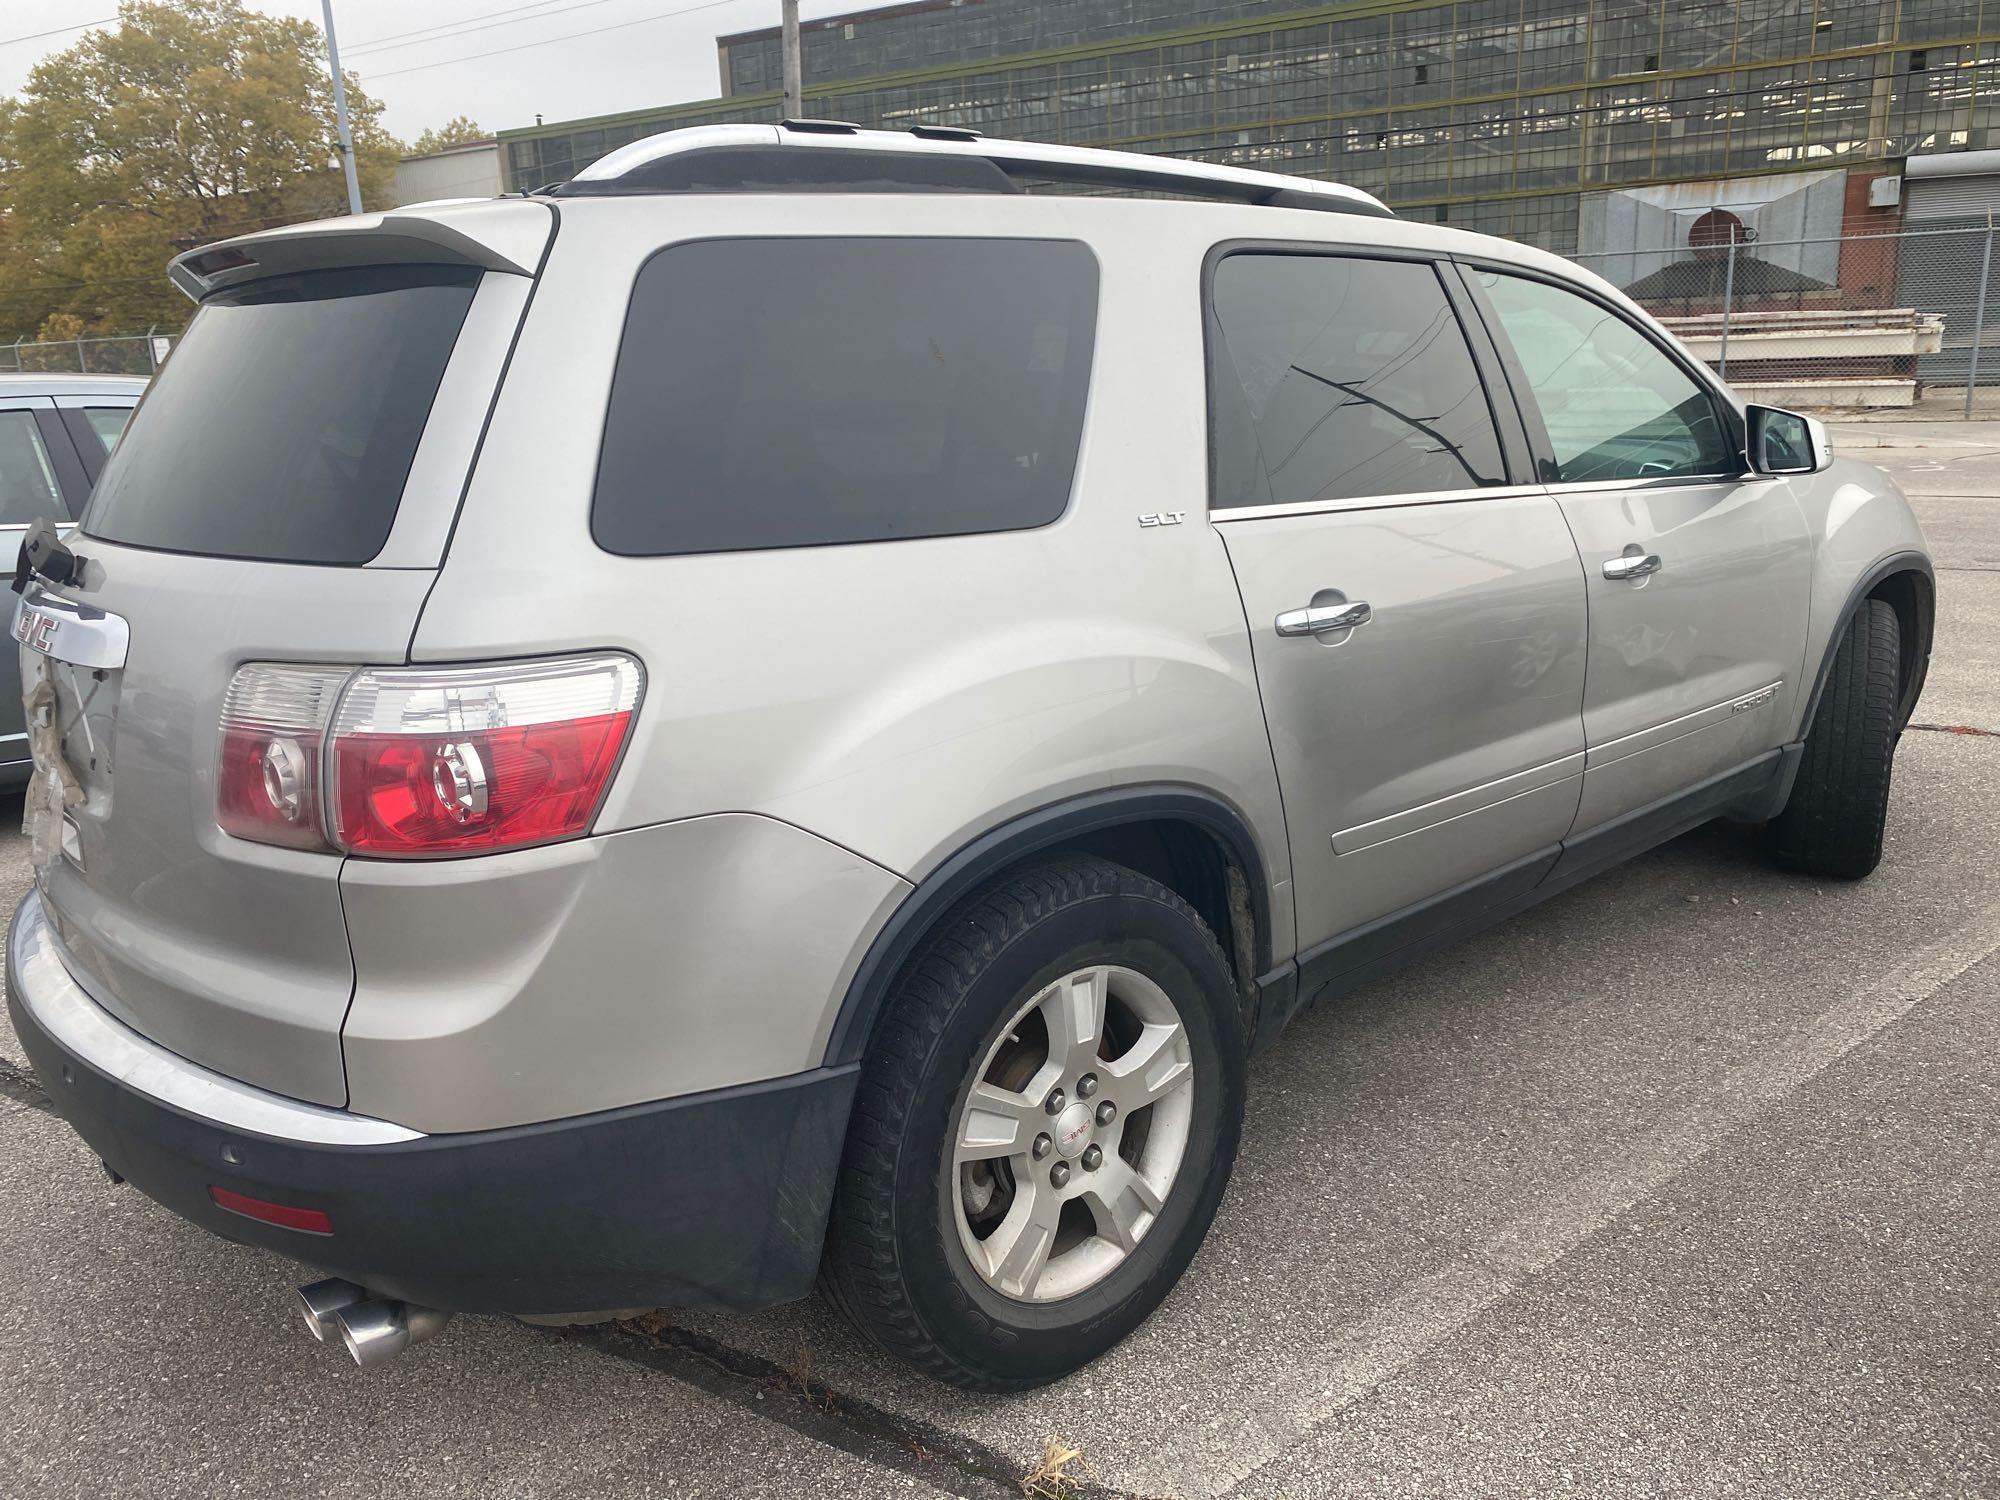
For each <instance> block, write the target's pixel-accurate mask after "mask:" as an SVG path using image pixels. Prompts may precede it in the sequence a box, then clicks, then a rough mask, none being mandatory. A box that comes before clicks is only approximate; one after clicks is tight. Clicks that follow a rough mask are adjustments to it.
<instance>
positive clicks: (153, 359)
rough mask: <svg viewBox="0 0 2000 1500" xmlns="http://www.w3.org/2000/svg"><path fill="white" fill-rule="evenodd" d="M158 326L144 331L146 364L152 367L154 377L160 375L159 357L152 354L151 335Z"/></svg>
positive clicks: (155, 325) (154, 325) (156, 324)
mask: <svg viewBox="0 0 2000 1500" xmlns="http://www.w3.org/2000/svg"><path fill="white" fill-rule="evenodd" d="M159 326H160V325H159V324H158V323H155V324H153V326H152V327H151V328H148V329H147V330H146V362H147V363H148V364H149V365H151V366H152V368H153V373H154V374H155V375H157V374H159V373H160V356H159V355H157V354H155V353H154V352H153V333H154V331H155V330H156V329H158V328H159Z"/></svg>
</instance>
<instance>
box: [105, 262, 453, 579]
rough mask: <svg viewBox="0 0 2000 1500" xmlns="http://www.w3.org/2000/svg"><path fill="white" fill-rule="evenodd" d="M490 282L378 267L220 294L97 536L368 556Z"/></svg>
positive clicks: (119, 468) (334, 557) (163, 391)
mask: <svg viewBox="0 0 2000 1500" xmlns="http://www.w3.org/2000/svg"><path fill="white" fill-rule="evenodd" d="M478 280H479V273H478V272H477V271H468V270H462V269H459V268H456V267H443V266H370V267H361V268H352V269H346V270H335V271H309V272H303V273H300V274H297V275H292V276H283V277H273V278H269V279H265V280H261V281H255V282H251V283H249V284H248V285H246V286H242V287H238V288H233V289H231V290H229V291H225V292H221V293H218V294H217V295H215V296H213V297H210V298H209V299H207V300H206V301H205V302H204V303H203V304H202V307H201V310H200V311H199V312H198V313H196V314H195V319H194V322H193V323H192V324H190V325H189V327H188V331H187V335H186V336H185V337H184V338H183V339H182V340H181V342H180V343H179V345H177V346H176V347H175V349H174V352H173V356H172V358H171V359H169V360H168V361H167V366H166V368H165V369H164V370H162V371H161V372H160V375H159V378H158V379H157V380H156V381H155V382H154V383H153V387H152V389H151V390H149V391H148V392H147V393H146V398H145V400H144V401H143V402H142V403H141V404H140V406H139V410H138V411H137V413H136V414H135V415H134V416H133V418H132V423H131V426H130V427H129V428H128V429H127V431H126V432H125V435H124V437H123V439H122V440H121V441H120V442H119V443H118V446H117V449H116V451H115V452H114V453H113V454H112V456H111V459H110V461H109V462H108V463H107V464H106V465H105V469H104V474H103V476H102V477H101V478H100V479H99V480H98V482H97V488H96V490H95V492H94V493H93V494H92V496H91V499H90V504H89V506H88V507H87V508H86V510H85V512H84V516H83V522H82V526H83V530H84V531H85V532H86V533H87V534H88V535H91V536H95V537H102V538H103V539H105V540H106V541H112V542H124V543H127V544H129V545H131V546H135V547H151V548H156V549H159V550H162V551H168V552H196V553H202V554H204V555H208V556H214V557H244V558H259V559H265V560H269V561H273V562H304V563H345V564H355V563H364V562H366V561H368V560H369V559H370V558H371V557H373V556H374V555H375V554H376V553H377V552H379V551H381V550H382V544H383V542H384V541H386V540H387V539H388V535H389V528H390V526H391V525H393V524H394V522H395V519H396V507H397V504H398V502H399V501H400V500H401V498H402V492H403V482H404V480H405V479H406V478H408V476H409V472H410V463H411V460H412V459H413V458H414V457H415V456H416V451H417V442H418V440H419V439H420V438H421V437H422V436H423V431H424V423H425V421H426V419H427V418H428V417H429V415H430V409H431V401H432V398H433V397H435V396H436V394H437V388H438V382H439V381H440V380H441V379H442V378H443V376H444V369H445V364H446V362H447V361H448V360H449V359H450V357H451V351H452V346H453V345H454V344H455V343H456V342H457V340H458V331H459V328H460V326H461V325H462V324H463V323H464V321H465V314H466V309H467V308H468V307H470V306H471V303H472V294H473V291H474V289H475V288H476V287H477V285H478Z"/></svg>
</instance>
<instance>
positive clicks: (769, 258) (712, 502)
mask: <svg viewBox="0 0 2000 1500" xmlns="http://www.w3.org/2000/svg"><path fill="white" fill-rule="evenodd" d="M1096 317H1097V263H1096V260H1095V258H1094V257H1093V256H1092V255H1091V253H1090V251H1089V250H1088V249H1086V248H1085V247H1084V246H1082V245H1080V244H1074V243H1068V242H1061V241H1044V240H948V239H773V240H717V241H708V242H702V243H696V244H688V245H678V246H675V247H674V248H672V249H669V250H666V251H663V252H661V253H660V254H658V255H656V256H654V257H653V258H652V260H650V261H649V262H647V264H646V266H645V267H644V268H643V269H642V270H641V271H640V273H639V279H638V283H637V285H636V286H635V287H634V288H633V292H632V305H631V308H630V310H629V312H628V313H627V316H626V322H625V336H624V342H623V344H622V345H621V347H620V350H619V355H618V369H617V373H616V375H615V376H614V378H613V381H612V386H611V405H610V412H609V414H608V417H607V420H606V424H605V432H604V448H603V452H602V455H601V456H600V458H599V461H598V471H597V493H596V498H595V501H594V503H593V508H592V512H591V530H592V532H593V534H594V535H595V536H596V538H597V542H598V545H599V546H601V547H604V548H605V549H606V550H607V551H611V552H618V553H625V554H628V555H639V556H654V555H660V554H666V553H683V552H723V551H735V550H741V549H747V548H760V547H801V546H811V545H815V544H821V543H828V542H865V541H885V540H891V539H897V538H905V537H922V536H956V535H962V534H965V533H968V532H981V531H1009V530H1017V529H1021V528H1024V527H1031V526H1041V525H1045V524H1047V523H1048V522H1050V521H1053V520H1054V519H1055V518H1056V517H1057V516H1059V515H1061V514H1062V512H1063V509H1064V507H1065V506H1066V505H1067V504H1068V500H1069V491H1070V482H1071V479H1072V477H1073V475H1074V473H1075V469H1076V455H1077V448H1078V445H1079V443H1080V442H1081V439H1082V432H1083V411H1084V398H1085V394H1086V392H1087V390H1088V386H1089V378H1090V357H1091V340H1092V335H1093V332H1094V327H1095V323H1096ZM176 358H178V356H176Z"/></svg>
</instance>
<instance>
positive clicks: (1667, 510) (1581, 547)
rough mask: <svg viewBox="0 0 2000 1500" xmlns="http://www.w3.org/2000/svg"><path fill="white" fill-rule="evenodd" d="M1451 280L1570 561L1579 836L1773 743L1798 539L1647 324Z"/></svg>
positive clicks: (1772, 489) (1794, 609)
mask: <svg viewBox="0 0 2000 1500" xmlns="http://www.w3.org/2000/svg"><path fill="white" fill-rule="evenodd" d="M1468 279H1469V281H1470V283H1471V286H1472V289H1473V291H1474V294H1475V296H1477V297H1478V298H1480V299H1481V306H1482V309H1483V312H1484V315H1485V316H1486V318H1487V319H1488V321H1489V322H1490V324H1491V325H1492V327H1493V331H1494V335H1495V337H1496V339H1498V340H1499V341H1500V344H1501V348H1502V350H1503V353H1504V354H1505V356H1506V357H1507V358H1508V360H1509V361H1510V369H1511V371H1512V373H1513V384H1514V385H1516V386H1517V387H1519V388H1522V390H1521V394H1522V400H1523V403H1524V406H1525V408H1526V411H1525V415H1526V416H1527V418H1528V422H1529V430H1530V436H1531V439H1532V440H1533V441H1534V442H1535V443H1536V444H1537V446H1538V448H1539V450H1540V454H1541V457H1542V459H1543V462H1544V465H1545V472H1547V473H1548V475H1549V477H1550V479H1551V480H1552V481H1553V482H1552V483H1551V484H1550V485H1549V493H1550V494H1551V495H1553V496H1554V497H1555V499H1556V501H1557V503H1558V504H1560V505H1561V507H1562V512H1563V515H1564V517H1565V518H1566V519H1567V521H1568V523H1569V527H1570V529H1571V531H1572V532H1574V533H1575V536H1576V543H1577V548H1578V551H1579V552H1580V553H1581V554H1582V558H1583V566H1584V575H1585V585H1586V587H1587V589H1588V591H1589V599H1590V661H1589V667H1588V671H1587V673H1586V681H1585V688H1584V702H1583V722H1584V733H1585V735H1586V737H1587V739H1588V740H1589V759H1588V769H1587V770H1586V773H1585V775H1584V790H1583V801H1582V805H1581V807H1580V808H1579V810H1578V814H1577V830H1578V831H1579V832H1583V831H1587V830H1589V829H1591V828H1593V827H1596V826H1598V825H1601V824H1603V823H1605V822H1607V821H1609V820H1611V819H1614V818H1617V817H1619V816H1621V815H1623V814H1625V813H1629V812H1633V811H1636V810H1637V809H1639V808H1642V807H1644V806H1646V805H1648V804H1650V803H1653V802H1656V801H1659V800H1662V799H1664V798H1666V797H1669V796H1672V795H1674V794H1675V793H1678V792H1681V791H1684V790H1686V789H1688V788H1690V787H1692V786H1694V785H1696V784H1697V783H1699V782H1701V781H1704V780H1706V779H1707V778H1709V777H1712V776H1718V775H1722V774H1724V773H1726V772H1729V771H1732V770H1735V769H1736V768H1738V767H1739V766H1741V765H1743V764H1744V763H1745V762H1746V761H1750V760H1753V759H1755V758H1756V757H1757V756H1759V755H1760V754H1763V753H1764V752H1767V751H1769V750H1771V749H1773V748H1774V747H1775V746H1777V745H1778V744H1779V743H1781V742H1782V741H1783V739H1784V738H1785V734H1786V726H1787V725H1789V724H1791V723H1792V722H1793V721H1794V718H1795V700H1796V696H1797V693H1798V689H1799V673H1800V669H1801V665H1802V663H1803V661H1804V656H1805V645H1806V641H1805V631H1806V617H1807V605H1808V592H1809V589H1810V586H1811V557H1812V547H1811V542H1810V538H1809V537H1808V535H1807V532H1806V524H1805V517H1804V514H1803V513H1802V512H1801V511H1800V509H1799V507H1798V505H1797V503H1796V502H1795V501H1794V500H1793V498H1792V495H1791V492H1790V488H1789V486H1788V484H1787V483H1786V482H1785V481H1784V480H1780V479H1769V478H1762V477H1759V476H1756V475H1750V474H1746V473H1745V472H1744V469H1745V464H1744V459H1743V452H1742V444H1741V441H1740V440H1739V438H1738V436H1737V434H1736V432H1735V414H1734V413H1733V412H1732V411H1731V410H1730V409H1729V408H1728V407H1727V405H1726V404H1725V403H1724V402H1723V400H1722V399H1721V397H1720V396H1719V395H1718V393H1717V392H1715V391H1714V390H1713V389H1712V388H1711V387H1710V386H1709V385H1708V383H1707V382H1706V381H1705V380H1704V379H1702V378H1700V377H1698V376H1697V375H1696V374H1695V373H1694V370H1693V368H1692V365H1691V362H1690V360H1689V358H1688V357H1687V356H1686V355H1685V353H1684V352H1683V351H1680V350H1677V349H1676V348H1674V347H1673V346H1672V344H1671V343H1670V342H1669V341H1668V340H1667V339H1666V338H1665V337H1664V336H1663V335H1659V334H1657V333H1656V332H1655V331H1653V330H1650V329H1648V328H1647V327H1646V326H1645V325H1644V324H1643V323H1641V322H1640V321H1639V320H1637V319H1635V318H1632V317H1630V316H1629V315H1628V314H1627V313H1625V312H1624V311H1623V310H1622V309H1619V308H1618V307H1616V306H1614V305H1613V304H1612V303H1611V302H1609V301H1608V300H1603V299H1599V298H1598V297H1595V296H1592V295H1587V294H1586V292H1585V291H1584V289H1582V288H1579V287H1573V286H1568V285H1564V284H1561V283H1558V282H1555V281H1553V280H1548V279H1543V278H1540V277H1535V276H1528V275H1522V274H1515V273H1512V272H1506V271H1501V270H1499V269H1498V268H1490V267H1488V268H1469V270H1468Z"/></svg>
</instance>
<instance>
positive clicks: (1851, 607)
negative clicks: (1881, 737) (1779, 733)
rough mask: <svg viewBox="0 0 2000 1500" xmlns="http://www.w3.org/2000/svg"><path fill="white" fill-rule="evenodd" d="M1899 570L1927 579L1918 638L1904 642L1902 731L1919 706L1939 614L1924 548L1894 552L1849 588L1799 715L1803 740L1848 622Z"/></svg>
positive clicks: (1933, 573)
mask: <svg viewBox="0 0 2000 1500" xmlns="http://www.w3.org/2000/svg"><path fill="white" fill-rule="evenodd" d="M1896 573H1915V574H1917V575H1918V576H1919V577H1921V578H1922V579H1923V581H1924V587H1923V588H1922V589H1920V590H1919V591H1918V593H1917V638H1916V639H1915V640H1914V641H1906V642H1905V643H1904V656H1903V668H1904V670H1903V701H1902V703H1901V704H1900V705H1898V707H1897V712H1896V728H1897V729H1898V730H1899V731H1900V730H1901V729H1902V727H1903V726H1904V725H1905V724H1907V723H1908V722H1909V719H1910V713H1911V711H1912V710H1914V709H1915V708H1916V706H1917V695H1918V694H1919V693H1921V692H1922V691H1923V690H1924V678H1925V676H1926V675H1927V674H1928V673H1929V671H1930V662H1931V633H1932V629H1933V626H1934V623H1935V621H1936V618H1937V573H1936V571H1935V569H1934V568H1933V567H1932V564H1931V560H1930V559H1929V558H1928V557H1925V556H1924V555H1923V553H1921V552H1897V553H1892V554H1891V555H1890V556H1888V557H1885V558H1883V559H1882V560H1881V561H1880V562H1878V563H1876V564H1875V566H1874V567H1872V568H1870V569H1869V570H1868V571H1867V572H1866V573H1863V574H1862V575H1861V576H1860V577H1859V578H1858V579H1856V580H1855V583H1854V587H1853V588H1851V589H1849V590H1848V593H1847V602H1846V603H1845V604H1844V605H1842V606H1841V610H1840V614H1839V616H1838V617H1837V618H1836V619H1835V620H1834V622H1833V629H1832V631H1831V632H1830V633H1829V634H1828V635H1827V638H1826V650H1825V651H1824V652H1823V653H1821V656H1820V663H1819V671H1818V672H1817V673H1815V674H1814V676H1813V683H1812V691H1811V692H1810V693H1809V694H1808V695H1807V697H1806V702H1805V712H1804V713H1802V714H1801V715H1800V716H1799V738H1800V739H1801V740H1804V739H1805V737H1806V735H1807V734H1809V733H1810V732H1811V730H1812V722H1813V715H1814V714H1816V713H1818V712H1819V699H1820V694H1821V693H1823V692H1825V691H1826V683H1827V679H1828V678H1829V677H1830V676H1831V675H1832V674H1833V658H1834V656H1835V655H1836V654H1837V653H1838V652H1839V650H1840V643H1841V640H1842V639H1843V638H1844V637H1845V636H1846V634H1847V626H1848V622H1849V621H1850V620H1852V619H1853V618H1854V614H1855V611H1856V610H1858V609H1860V608H1861V601H1862V600H1864V599H1866V598H1867V597H1868V596H1869V595H1870V594H1872V593H1873V592H1874V591H1875V590H1876V588H1877V587H1878V586H1880V584H1881V582H1882V580H1883V579H1885V578H1888V577H1890V576H1892V575H1893V574H1896Z"/></svg>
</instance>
